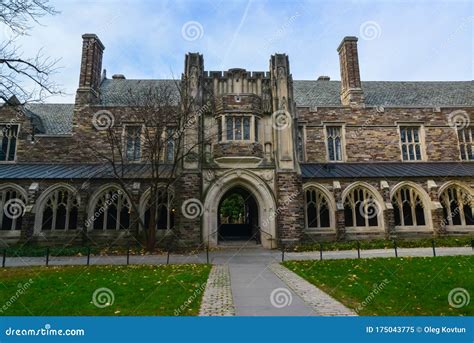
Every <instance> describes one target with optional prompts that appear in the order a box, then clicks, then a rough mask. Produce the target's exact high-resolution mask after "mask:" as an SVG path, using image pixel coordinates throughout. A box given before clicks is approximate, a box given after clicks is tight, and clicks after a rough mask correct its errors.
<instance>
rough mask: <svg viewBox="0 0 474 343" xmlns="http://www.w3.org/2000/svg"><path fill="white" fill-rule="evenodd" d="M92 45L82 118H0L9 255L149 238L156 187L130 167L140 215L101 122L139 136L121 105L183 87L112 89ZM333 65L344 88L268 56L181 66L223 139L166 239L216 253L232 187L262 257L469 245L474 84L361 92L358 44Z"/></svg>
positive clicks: (25, 108) (177, 192)
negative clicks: (13, 247)
mask: <svg viewBox="0 0 474 343" xmlns="http://www.w3.org/2000/svg"><path fill="white" fill-rule="evenodd" d="M82 38H83V50H82V58H81V70H80V75H79V88H78V90H77V96H76V101H75V103H74V104H28V105H19V104H15V103H14V101H13V100H12V101H11V102H10V103H9V104H4V105H3V106H2V107H1V108H0V125H1V126H2V141H1V144H2V151H1V153H2V156H0V157H1V160H2V161H1V162H0V204H1V206H2V208H4V211H3V212H2V215H1V216H0V219H1V220H0V222H1V224H0V225H1V227H0V229H1V230H0V242H1V243H2V244H3V245H4V244H14V243H17V242H39V243H43V244H50V245H54V244H58V245H63V244H84V243H86V242H88V241H93V242H99V243H109V244H111V243H124V242H126V241H130V240H133V239H134V238H136V237H137V234H138V233H139V232H140V230H141V228H140V227H139V225H138V224H137V220H136V218H137V216H142V217H143V216H145V215H146V203H147V195H148V192H147V189H148V188H149V187H150V181H149V179H147V177H146V176H144V174H143V173H140V172H139V171H140V170H141V169H140V168H141V167H142V166H141V165H140V163H134V167H135V169H134V170H136V171H137V172H136V173H131V174H130V176H129V179H128V180H127V185H128V186H127V187H129V188H130V191H131V194H132V198H131V199H129V198H128V197H126V196H124V194H119V193H117V189H118V186H117V184H116V181H115V180H114V179H113V178H112V177H110V175H108V174H107V173H101V170H102V169H101V167H102V164H101V163H99V162H98V161H97V159H96V158H94V156H91V154H90V152H88V151H89V150H87V149H85V146H86V145H87V146H93V147H95V148H96V149H97V150H100V149H101V148H103V147H104V146H105V144H104V135H103V132H101V131H99V130H97V128H96V127H95V126H94V125H93V121H94V116H96V115H97V113H100V111H104V110H106V111H108V112H107V113H112V115H113V118H114V121H113V125H115V126H117V127H123V126H124V125H126V124H127V125H129V124H130V123H132V124H133V123H134V120H135V118H136V116H135V114H136V113H137V111H140V108H138V107H133V106H130V104H128V103H126V102H125V101H124V98H125V96H126V94H125V93H127V92H129V91H132V92H134V93H133V94H138V95H139V94H140V92H146V90H147V88H148V87H152V86H157V85H160V84H166V83H168V84H170V83H173V82H174V81H173V80H128V79H126V78H125V77H124V76H123V75H114V76H113V77H112V78H111V79H110V78H107V77H106V75H105V71H104V72H103V73H102V55H103V52H104V45H103V44H102V43H101V41H100V40H99V38H98V37H97V36H96V35H93V34H85V35H83V37H82ZM337 51H338V53H339V59H340V69H341V80H340V81H331V80H330V79H329V78H328V77H325V76H322V77H319V78H318V79H315V80H305V81H298V80H293V78H292V75H291V73H290V64H289V58H288V56H286V55H284V54H275V55H273V56H271V59H270V65H269V70H268V71H265V72H249V71H246V70H245V69H230V70H228V71H224V72H222V71H206V70H205V69H204V59H203V56H202V55H200V54H197V53H190V54H187V55H186V58H185V69H184V72H183V79H186V80H190V82H189V85H190V86H189V87H190V92H191V94H193V96H194V97H195V99H196V101H197V103H198V105H200V106H205V104H206V103H208V100H211V99H212V101H214V103H215V104H216V106H215V107H213V111H211V112H209V111H206V112H203V113H200V114H199V117H200V120H199V121H198V123H199V124H200V125H203V126H204V127H206V130H207V129H209V130H211V131H213V132H215V133H216V135H215V136H214V139H213V141H212V142H210V143H209V144H205V145H201V146H200V149H202V150H204V151H199V153H202V154H203V155H205V156H206V158H205V159H204V160H202V161H186V162H185V163H183V165H182V166H180V167H181V168H182V173H181V174H180V176H179V179H178V180H176V182H175V183H173V189H172V196H170V195H169V194H166V196H164V197H163V198H164V200H163V199H162V201H163V204H164V211H161V212H160V216H161V217H165V218H166V220H162V222H161V224H160V225H159V228H158V234H159V235H162V234H163V233H166V232H167V231H168V230H174V232H176V233H177V235H178V237H179V242H180V243H182V244H186V245H199V244H210V245H218V244H219V243H220V240H219V238H218V236H219V235H218V233H219V222H218V213H217V212H218V207H219V202H220V201H221V199H222V197H224V195H225V194H226V193H227V192H228V191H229V190H232V189H233V188H236V187H238V188H241V189H245V190H246V191H248V192H249V194H252V196H253V197H254V199H255V204H256V205H255V206H256V207H257V208H258V215H257V217H256V225H257V226H258V228H259V229H260V230H259V231H257V236H260V237H259V238H260V241H261V242H262V245H263V246H264V247H267V248H275V247H277V246H279V245H287V244H298V243H300V242H304V241H308V240H350V239H371V238H394V237H432V236H443V235H472V234H473V233H474V220H473V211H474V200H473V195H474V189H473V187H474V164H473V159H474V153H473V150H474V146H473V138H474V137H473V136H474V127H473V126H472V123H473V122H474V121H473V119H474V92H473V90H474V88H473V82H472V81H466V82H464V81H460V82H377V81H370V82H362V81H361V79H360V72H359V61H358V50H357V38H355V37H345V38H344V39H343V40H342V42H341V44H340V45H339V47H338V49H337ZM190 130H196V132H194V134H197V132H198V131H200V130H202V128H200V127H198V126H193V127H192V128H190ZM192 134H193V133H191V135H192ZM135 143H136V142H135ZM124 144H127V143H124ZM190 199H191V200H192V199H198V200H199V202H200V203H201V204H202V208H200V209H199V214H200V215H198V216H196V217H194V218H191V217H189V216H184V215H183V213H182V210H181V207H182V206H181V205H182V204H183V203H184V202H186V201H187V200H190ZM131 202H135V203H136V204H139V208H140V210H139V213H134V211H133V210H132V209H131V206H130V203H131ZM198 205H200V204H198ZM15 206H16V207H15ZM18 209H19V213H20V215H17V214H15V210H17V212H16V213H18ZM171 217H173V218H171ZM97 223H98V224H97Z"/></svg>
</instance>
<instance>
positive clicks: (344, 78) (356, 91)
mask: <svg viewBox="0 0 474 343" xmlns="http://www.w3.org/2000/svg"><path fill="white" fill-rule="evenodd" d="M337 52H338V53H339V64H340V67H341V102H342V104H343V105H344V106H349V105H351V106H361V105H363V104H364V93H363V91H362V87H361V83H360V73H359V55H358V53H357V37H351V36H349V37H344V39H343V40H342V42H341V44H339V47H338V48H337Z"/></svg>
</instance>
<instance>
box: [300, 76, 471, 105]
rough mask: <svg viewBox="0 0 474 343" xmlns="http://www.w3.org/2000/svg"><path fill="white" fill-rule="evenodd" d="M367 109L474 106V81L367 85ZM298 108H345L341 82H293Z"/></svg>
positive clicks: (367, 82) (373, 83) (365, 92)
mask: <svg viewBox="0 0 474 343" xmlns="http://www.w3.org/2000/svg"><path fill="white" fill-rule="evenodd" d="M362 90H363V91H364V96H365V104H366V105H367V106H386V107H390V106H394V107H395V106H400V107H442V106H444V107H449V106H474V81H421V82H420V81H416V82H412V81H409V82H405V81H365V82H362ZM293 91H294V97H295V102H296V105H297V106H321V107H324V106H342V104H341V100H340V91H341V82H340V81H325V80H316V81H299V80H295V81H293Z"/></svg>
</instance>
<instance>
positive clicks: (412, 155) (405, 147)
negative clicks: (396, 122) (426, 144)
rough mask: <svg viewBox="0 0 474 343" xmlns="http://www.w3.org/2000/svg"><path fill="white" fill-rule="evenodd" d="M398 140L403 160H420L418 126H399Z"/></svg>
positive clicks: (420, 147)
mask: <svg viewBox="0 0 474 343" xmlns="http://www.w3.org/2000/svg"><path fill="white" fill-rule="evenodd" d="M400 142H401V146H402V159H403V161H420V160H421V159H422V152H421V149H422V146H421V138H420V128H419V127H415V126H402V127H400Z"/></svg>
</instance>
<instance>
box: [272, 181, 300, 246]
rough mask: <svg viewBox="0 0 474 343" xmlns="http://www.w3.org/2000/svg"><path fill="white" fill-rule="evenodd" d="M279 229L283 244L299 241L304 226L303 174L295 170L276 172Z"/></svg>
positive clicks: (279, 236) (279, 237)
mask: <svg viewBox="0 0 474 343" xmlns="http://www.w3.org/2000/svg"><path fill="white" fill-rule="evenodd" d="M276 189H277V209H276V213H277V216H276V218H277V230H278V241H279V243H280V244H282V245H294V244H296V243H298V242H299V240H300V239H301V237H302V235H303V228H304V209H303V203H304V200H303V199H304V195H303V189H302V180H301V176H300V175H298V174H297V173H294V172H288V173H284V172H278V173H277V174H276Z"/></svg>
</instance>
